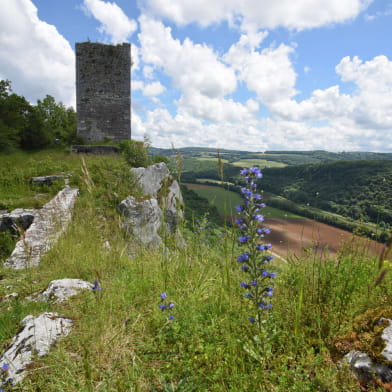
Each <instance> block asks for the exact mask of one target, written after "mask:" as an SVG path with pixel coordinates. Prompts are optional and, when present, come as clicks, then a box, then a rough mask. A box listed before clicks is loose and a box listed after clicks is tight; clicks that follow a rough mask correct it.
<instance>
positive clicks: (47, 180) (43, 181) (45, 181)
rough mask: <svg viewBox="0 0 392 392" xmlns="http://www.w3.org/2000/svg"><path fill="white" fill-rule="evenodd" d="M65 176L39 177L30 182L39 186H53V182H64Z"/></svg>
mask: <svg viewBox="0 0 392 392" xmlns="http://www.w3.org/2000/svg"><path fill="white" fill-rule="evenodd" d="M63 178H64V176H56V175H52V176H39V177H33V178H32V179H31V180H30V181H29V182H30V183H31V184H38V185H53V181H58V180H62V179H63Z"/></svg>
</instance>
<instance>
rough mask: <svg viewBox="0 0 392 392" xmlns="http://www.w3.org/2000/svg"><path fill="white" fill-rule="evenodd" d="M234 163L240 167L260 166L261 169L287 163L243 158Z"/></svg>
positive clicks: (282, 165)
mask: <svg viewBox="0 0 392 392" xmlns="http://www.w3.org/2000/svg"><path fill="white" fill-rule="evenodd" d="M232 165H234V166H239V167H252V166H258V167H260V168H261V169H264V168H266V167H285V166H287V165H286V164H285V163H281V162H275V161H268V160H266V159H241V160H240V161H236V162H232Z"/></svg>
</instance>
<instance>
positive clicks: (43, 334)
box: [0, 312, 72, 386]
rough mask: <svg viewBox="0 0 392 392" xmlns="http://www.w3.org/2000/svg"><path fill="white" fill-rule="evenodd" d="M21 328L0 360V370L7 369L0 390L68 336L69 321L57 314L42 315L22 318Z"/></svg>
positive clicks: (22, 375)
mask: <svg viewBox="0 0 392 392" xmlns="http://www.w3.org/2000/svg"><path fill="white" fill-rule="evenodd" d="M22 325H23V329H22V330H21V331H20V332H19V333H18V334H17V335H16V336H15V337H14V338H13V339H12V342H11V344H10V346H9V347H8V349H7V351H6V352H5V353H4V354H3V355H2V356H1V357H0V367H2V368H3V369H4V368H7V369H6V370H5V371H3V372H2V373H1V377H2V379H0V386H2V385H15V384H17V383H19V382H20V381H21V380H22V379H23V378H24V377H25V375H26V373H27V370H26V368H27V366H28V365H30V364H31V363H32V362H33V359H34V356H35V355H36V356H38V357H42V356H44V355H46V354H47V353H48V351H49V349H50V347H51V346H52V345H53V344H54V343H55V342H56V341H57V340H58V339H60V338H62V337H65V336H67V335H68V334H69V333H70V331H71V327H72V320H70V319H67V318H65V317H63V316H61V315H59V314H57V313H47V312H46V313H42V314H40V315H39V316H37V317H34V316H31V315H29V316H26V317H25V318H24V319H23V320H22Z"/></svg>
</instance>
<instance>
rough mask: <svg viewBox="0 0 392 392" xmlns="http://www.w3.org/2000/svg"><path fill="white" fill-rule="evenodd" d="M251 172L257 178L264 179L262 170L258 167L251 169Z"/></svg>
mask: <svg viewBox="0 0 392 392" xmlns="http://www.w3.org/2000/svg"><path fill="white" fill-rule="evenodd" d="M249 172H250V173H251V174H253V175H255V176H256V178H262V177H263V174H262V173H261V171H260V169H259V168H257V167H251V168H250V169H249Z"/></svg>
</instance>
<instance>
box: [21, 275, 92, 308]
mask: <svg viewBox="0 0 392 392" xmlns="http://www.w3.org/2000/svg"><path fill="white" fill-rule="evenodd" d="M93 287H94V286H93V284H91V283H90V282H86V281H85V280H81V279H68V278H66V279H58V280H52V281H51V282H50V283H49V285H48V287H47V288H46V290H44V291H42V292H41V293H37V294H33V295H31V296H30V297H29V298H28V299H29V300H32V301H50V302H53V303H55V304H57V303H60V302H64V301H67V300H68V299H69V298H70V297H72V296H74V295H77V294H79V293H80V291H82V290H91V289H92V288H93Z"/></svg>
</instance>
